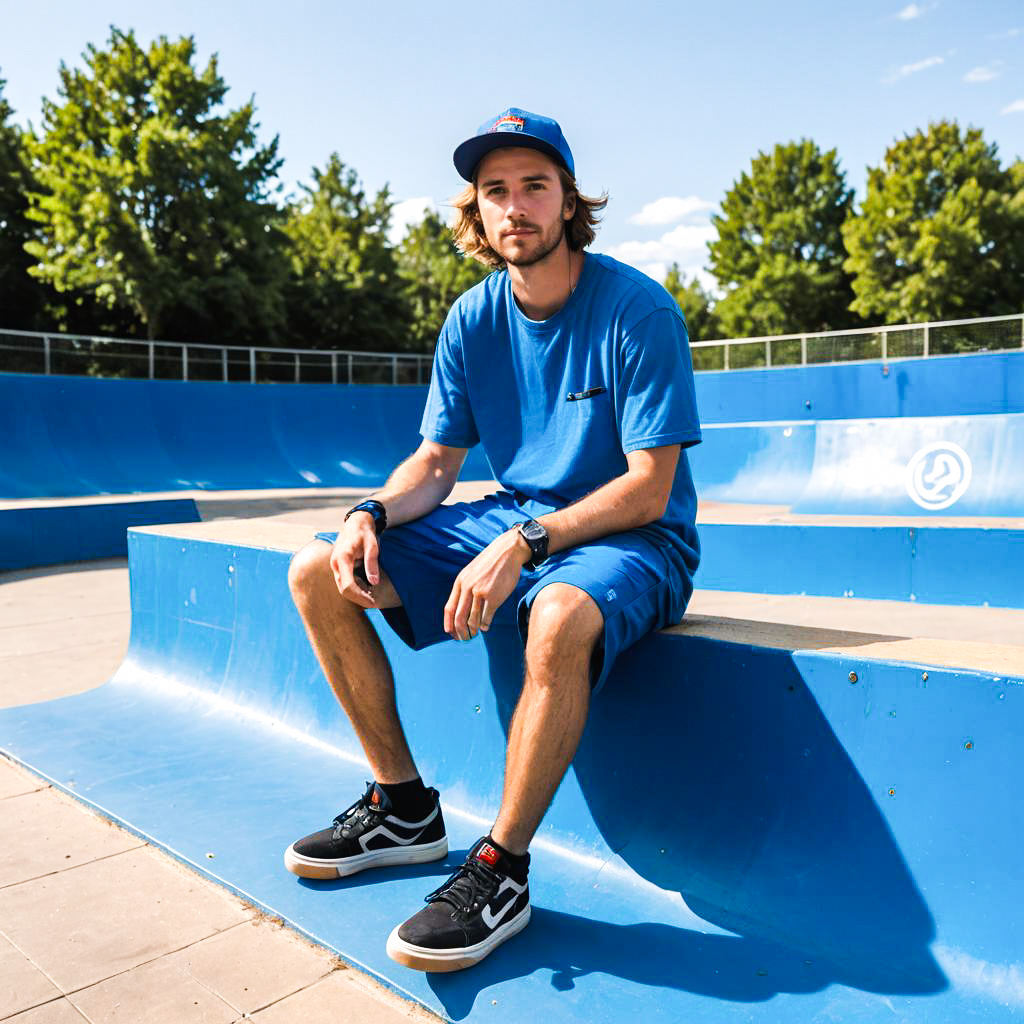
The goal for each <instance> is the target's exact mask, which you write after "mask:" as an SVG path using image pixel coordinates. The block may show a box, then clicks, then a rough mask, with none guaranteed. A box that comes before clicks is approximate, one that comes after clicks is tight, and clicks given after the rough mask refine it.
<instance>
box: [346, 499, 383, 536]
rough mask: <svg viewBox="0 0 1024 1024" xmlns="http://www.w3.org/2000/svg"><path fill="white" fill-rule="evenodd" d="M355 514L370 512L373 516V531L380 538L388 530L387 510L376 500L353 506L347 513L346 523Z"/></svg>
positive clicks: (368, 500)
mask: <svg viewBox="0 0 1024 1024" xmlns="http://www.w3.org/2000/svg"><path fill="white" fill-rule="evenodd" d="M354 512H369V513H370V515H371V516H373V530H374V533H376V534H377V536H378V537H379V536H380V535H381V534H382V533H383V532H384V531H385V530H386V529H387V528H388V513H387V510H386V509H385V508H384V506H383V505H382V504H381V503H380V502H379V501H377V500H376V499H375V498H369V499H367V500H366V501H361V502H360V503H359V504H358V505H353V506H352V508H350V509H349V510H348V511H347V512H346V513H345V522H348V517H349V516H350V515H352V514H353V513H354Z"/></svg>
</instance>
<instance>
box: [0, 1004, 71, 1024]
mask: <svg viewBox="0 0 1024 1024" xmlns="http://www.w3.org/2000/svg"><path fill="white" fill-rule="evenodd" d="M0 1020H3V1021H5V1022H6V1024H89V1021H87V1020H86V1019H85V1017H83V1016H82V1015H81V1014H80V1013H79V1012H78V1011H77V1010H76V1009H75V1008H74V1007H73V1006H72V1005H71V1004H70V1003H69V1002H68V1001H67V1000H66V999H56V1000H54V1001H53V1002H52V1003H46V1004H45V1005H44V1006H37V1007H36V1008H35V1009H33V1010H26V1011H25V1012H24V1013H18V1014H15V1015H14V1016H13V1017H2V1018H0Z"/></svg>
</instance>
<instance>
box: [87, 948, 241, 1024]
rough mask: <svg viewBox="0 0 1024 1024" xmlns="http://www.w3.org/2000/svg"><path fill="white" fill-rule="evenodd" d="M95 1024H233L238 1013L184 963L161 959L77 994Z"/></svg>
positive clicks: (176, 959)
mask: <svg viewBox="0 0 1024 1024" xmlns="http://www.w3.org/2000/svg"><path fill="white" fill-rule="evenodd" d="M68 1000H69V1002H71V1003H72V1004H73V1005H74V1006H75V1007H77V1009H78V1010H80V1011H81V1012H82V1014H83V1015H84V1016H85V1017H87V1018H88V1019H89V1021H90V1022H91V1024H137V1022H140V1021H145V1024H231V1022H232V1021H234V1020H237V1019H238V1011H237V1010H236V1009H235V1008H234V1007H232V1006H229V1005H228V1004H227V1003H226V1002H224V1000H223V999H221V998H219V997H218V996H217V995H216V994H215V993H213V992H211V991H210V990H209V989H208V988H206V986H204V985H202V984H200V983H199V982H198V981H196V979H195V978H193V977H191V976H190V975H189V973H188V971H187V969H186V967H185V964H184V963H183V962H182V961H181V960H179V959H178V958H176V957H174V958H172V957H166V956H164V957H161V958H160V959H159V960H154V961H153V962H152V963H148V964H143V965H142V966H141V967H136V968H135V969H134V970H131V971H127V972H125V973H124V974H119V975H118V976H117V977H116V978H110V979H108V980H107V981H101V982H100V983H99V984H98V985H93V986H91V987H89V988H86V989H82V990H81V991H79V992H72V993H71V994H70V995H69V996H68Z"/></svg>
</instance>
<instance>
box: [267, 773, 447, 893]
mask: <svg viewBox="0 0 1024 1024" xmlns="http://www.w3.org/2000/svg"><path fill="white" fill-rule="evenodd" d="M428 792H429V793H430V794H431V796H432V797H433V798H434V808H433V810H432V811H431V812H430V813H429V814H428V815H426V816H425V817H424V818H423V820H422V821H403V820H402V819H401V818H398V817H396V816H395V815H394V814H393V813H392V807H391V801H390V800H389V799H388V797H387V794H386V793H385V792H384V790H382V789H381V788H380V786H378V785H377V784H376V783H375V782H369V783H367V786H366V792H365V793H364V794H363V795H362V797H360V798H359V799H358V800H357V801H356V802H355V803H354V804H353V805H352V806H351V807H350V808H349V809H348V810H347V811H342V812H341V814H339V815H338V816H337V817H336V818H335V819H334V824H333V825H332V826H331V827H330V828H325V829H323V830H322V831H320V832H314V833H313V834H312V835H310V836H306V837H305V839H299V840H297V841H296V842H294V843H292V845H291V846H289V847H288V849H287V850H285V852H284V866H285V867H286V868H287V869H288V870H289V871H291V872H292V873H293V874H296V875H301V876H302V877H303V878H340V877H344V876H345V875H354V874H355V873H356V872H357V871H362V870H364V869H365V868H379V867H385V866H388V865H394V864H422V863H424V862H425V861H430V860H441V859H442V858H443V857H446V856H447V855H448V836H447V835H446V834H445V830H444V818H442V817H441V805H440V803H439V802H438V793H437V790H436V789H431V790H429V791H428Z"/></svg>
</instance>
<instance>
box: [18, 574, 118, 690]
mask: <svg viewBox="0 0 1024 1024" xmlns="http://www.w3.org/2000/svg"><path fill="white" fill-rule="evenodd" d="M127 578H128V570H127V569H126V570H125V581H126V582H127ZM129 615H130V613H129V612H127V611H126V612H124V616H125V619H128V617H129ZM119 633H123V631H119ZM123 636H124V638H123V639H122V638H121V637H120V636H119V638H118V639H116V640H104V641H100V642H99V643H94V644H80V645H78V646H75V647H68V648H65V649H62V650H59V651H47V652H46V653H45V654H25V655H21V656H20V657H10V658H0V707H17V706H18V705H19V704H36V703H38V702H39V701H44V700H53V699H54V698H55V697H67V696H69V695H70V694H72V693H83V692H85V691H86V690H91V689H92V688H93V687H95V686H99V685H100V684H102V683H105V682H106V681H107V680H108V679H109V678H110V677H111V676H112V675H113V674H114V673H115V672H116V671H117V669H118V666H119V665H120V664H121V662H122V661H124V655H125V651H126V650H127V649H128V641H127V634H126V633H124V634H123Z"/></svg>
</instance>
